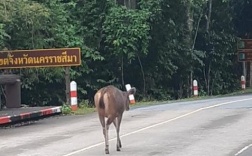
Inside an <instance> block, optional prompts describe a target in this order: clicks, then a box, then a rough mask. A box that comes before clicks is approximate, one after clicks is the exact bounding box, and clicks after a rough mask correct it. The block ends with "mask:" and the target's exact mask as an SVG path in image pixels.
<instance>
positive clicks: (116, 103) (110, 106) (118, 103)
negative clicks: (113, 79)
mask: <svg viewBox="0 0 252 156" xmlns="http://www.w3.org/2000/svg"><path fill="white" fill-rule="evenodd" d="M135 92H136V88H135V87H133V88H131V89H130V90H129V91H121V90H119V89H118V88H116V87H114V86H112V85H110V86H106V87H103V88H101V89H100V90H98V91H97V93H96V94H95V96H94V101H95V106H96V109H97V112H98V115H99V119H100V122H101V125H102V128H103V134H104V138H105V153H106V154H109V142H108V130H109V125H110V124H111V123H112V122H113V123H114V125H115V127H116V133H117V144H116V149H117V151H120V148H121V147H122V145H121V140H120V136H119V131H120V124H121V120H122V115H123V112H124V110H129V95H130V94H133V95H134V94H135ZM105 118H107V120H106V122H105Z"/></svg>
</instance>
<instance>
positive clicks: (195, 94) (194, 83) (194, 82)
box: [193, 80, 199, 97]
mask: <svg viewBox="0 0 252 156" xmlns="http://www.w3.org/2000/svg"><path fill="white" fill-rule="evenodd" d="M198 95H199V91H198V82H197V80H193V96H194V97H198Z"/></svg>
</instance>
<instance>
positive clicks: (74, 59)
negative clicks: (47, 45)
mask: <svg viewBox="0 0 252 156" xmlns="http://www.w3.org/2000/svg"><path fill="white" fill-rule="evenodd" d="M80 64H81V52H80V48H58V49H35V50H8V51H0V69H12V68H38V67H60V66H61V67H65V80H66V99H67V103H68V104H70V96H69V94H70V86H69V84H70V66H79V65H80ZM15 90H17V89H15ZM11 94H13V93H12V92H11ZM10 97H14V94H13V96H10ZM15 97H16V95H15ZM71 100H72V99H71ZM7 101H8V100H7ZM71 104H72V102H71ZM76 106H77V103H76V104H75V103H74V105H73V107H74V109H76Z"/></svg>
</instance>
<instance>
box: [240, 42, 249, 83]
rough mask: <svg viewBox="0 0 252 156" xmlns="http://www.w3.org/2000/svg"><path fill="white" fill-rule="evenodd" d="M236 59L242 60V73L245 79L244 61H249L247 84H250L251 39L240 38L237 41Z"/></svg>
mask: <svg viewBox="0 0 252 156" xmlns="http://www.w3.org/2000/svg"><path fill="white" fill-rule="evenodd" d="M237 50H238V61H239V62H242V66H243V75H244V77H245V79H246V77H247V73H246V63H247V62H249V63H250V81H249V85H250V86H252V63H251V62H252V39H241V40H239V41H238V42H237Z"/></svg>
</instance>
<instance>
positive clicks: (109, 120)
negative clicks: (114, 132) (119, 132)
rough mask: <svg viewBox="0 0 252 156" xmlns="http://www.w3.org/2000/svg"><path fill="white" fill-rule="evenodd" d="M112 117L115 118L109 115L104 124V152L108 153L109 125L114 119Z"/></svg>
mask: <svg viewBox="0 0 252 156" xmlns="http://www.w3.org/2000/svg"><path fill="white" fill-rule="evenodd" d="M114 119H115V118H114V117H112V116H109V117H108V119H107V122H106V124H105V153H106V154H109V142H108V138H109V137H108V131H109V125H110V124H111V123H112V122H113V121H114Z"/></svg>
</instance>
